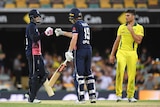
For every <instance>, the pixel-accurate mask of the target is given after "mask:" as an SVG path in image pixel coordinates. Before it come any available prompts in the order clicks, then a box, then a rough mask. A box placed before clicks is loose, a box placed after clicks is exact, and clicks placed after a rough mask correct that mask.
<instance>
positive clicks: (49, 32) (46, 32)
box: [44, 27, 53, 36]
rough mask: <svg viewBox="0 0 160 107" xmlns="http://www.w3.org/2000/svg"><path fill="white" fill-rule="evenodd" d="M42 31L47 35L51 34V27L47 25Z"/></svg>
mask: <svg viewBox="0 0 160 107" xmlns="http://www.w3.org/2000/svg"><path fill="white" fill-rule="evenodd" d="M44 33H45V35H47V36H51V35H53V28H51V27H48V28H47V29H46V30H45V32H44Z"/></svg>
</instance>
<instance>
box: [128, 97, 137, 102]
mask: <svg viewBox="0 0 160 107" xmlns="http://www.w3.org/2000/svg"><path fill="white" fill-rule="evenodd" d="M128 101H129V102H137V99H135V98H134V97H133V98H128Z"/></svg>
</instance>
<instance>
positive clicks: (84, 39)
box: [72, 20, 91, 49]
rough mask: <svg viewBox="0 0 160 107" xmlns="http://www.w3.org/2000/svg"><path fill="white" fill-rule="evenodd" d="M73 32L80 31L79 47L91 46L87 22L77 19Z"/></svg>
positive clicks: (77, 46)
mask: <svg viewBox="0 0 160 107" xmlns="http://www.w3.org/2000/svg"><path fill="white" fill-rule="evenodd" d="M72 33H78V41H77V45H76V48H77V49H85V48H91V45H90V28H89V25H88V24H87V23H86V22H84V21H83V20H77V22H76V23H75V24H73V26H72Z"/></svg>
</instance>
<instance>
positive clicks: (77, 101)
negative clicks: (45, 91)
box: [75, 100, 86, 104]
mask: <svg viewBox="0 0 160 107" xmlns="http://www.w3.org/2000/svg"><path fill="white" fill-rule="evenodd" d="M75 103H76V104H85V103H86V101H85V100H81V101H79V100H76V102H75Z"/></svg>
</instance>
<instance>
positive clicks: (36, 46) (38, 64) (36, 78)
mask: <svg viewBox="0 0 160 107" xmlns="http://www.w3.org/2000/svg"><path fill="white" fill-rule="evenodd" d="M29 18H30V23H29V24H28V25H27V27H26V34H25V38H26V42H25V43H26V47H25V51H26V58H27V61H28V67H29V92H28V94H29V97H28V102H30V103H40V100H38V99H36V95H37V92H38V90H39V89H40V87H41V86H42V85H43V84H44V83H46V82H47V81H46V79H47V77H48V71H46V69H45V67H44V62H43V57H42V52H41V39H42V38H43V37H46V36H50V35H53V29H52V28H51V27H48V28H47V29H46V30H45V31H44V32H42V33H40V32H39V31H38V28H37V24H39V23H41V15H40V13H39V11H38V10H35V9H33V10H31V11H30V12H29ZM45 81H46V82H45ZM45 86H46V85H45ZM47 89H48V88H47Z"/></svg>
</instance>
